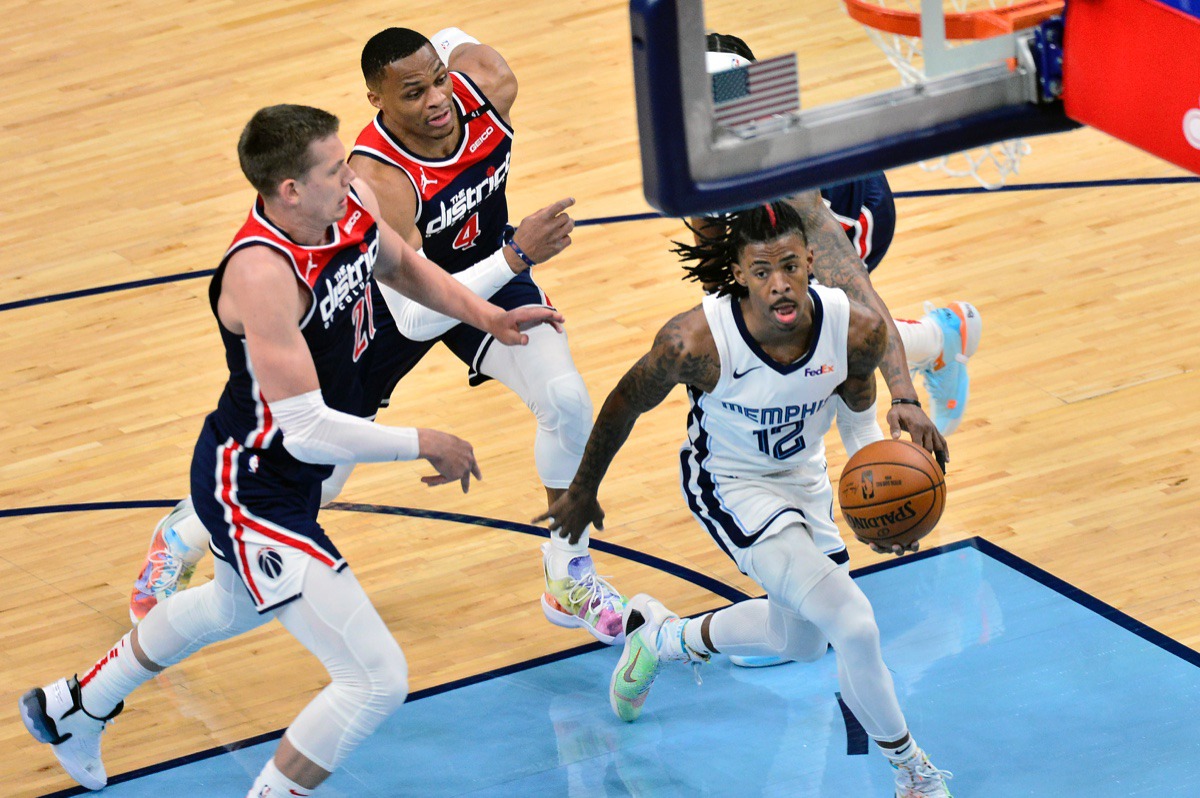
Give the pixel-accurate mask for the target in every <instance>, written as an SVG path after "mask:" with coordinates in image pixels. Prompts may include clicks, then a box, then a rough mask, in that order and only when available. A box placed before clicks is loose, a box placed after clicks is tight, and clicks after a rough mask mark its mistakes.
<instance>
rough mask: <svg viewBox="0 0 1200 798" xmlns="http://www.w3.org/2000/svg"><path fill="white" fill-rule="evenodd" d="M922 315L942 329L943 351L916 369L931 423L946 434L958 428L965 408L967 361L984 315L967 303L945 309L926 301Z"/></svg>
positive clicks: (968, 384)
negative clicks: (921, 380)
mask: <svg viewBox="0 0 1200 798" xmlns="http://www.w3.org/2000/svg"><path fill="white" fill-rule="evenodd" d="M925 315H926V317H929V318H932V319H933V320H934V321H935V322H937V325H938V326H939V327H940V328H941V329H942V341H943V342H942V352H941V354H940V355H938V356H937V357H936V358H934V360H933V361H932V362H930V363H928V364H926V365H924V366H922V367H920V368H919V369H918V371H919V372H920V373H921V376H922V377H924V379H925V389H926V390H927V391H929V400H930V404H931V405H932V407H931V410H932V413H931V415H932V417H933V423H934V425H935V426H936V427H937V428H938V431H940V432H941V433H942V434H943V435H949V434H951V433H952V432H954V431H955V430H956V429H958V425H959V422H961V421H962V417H963V412H964V411H965V410H966V409H967V399H968V398H970V395H971V380H970V377H969V376H968V375H967V361H968V360H969V359H970V358H971V355H973V354H975V350H976V349H978V348H979V339H980V337H981V336H982V335H983V317H982V316H980V315H979V311H978V310H976V309H975V306H974V305H972V304H971V303H969V302H951V303H950V304H949V305H947V306H946V307H944V308H938V307H934V305H933V303H932V302H926V303H925Z"/></svg>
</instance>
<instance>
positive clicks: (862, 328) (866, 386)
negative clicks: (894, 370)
mask: <svg viewBox="0 0 1200 798" xmlns="http://www.w3.org/2000/svg"><path fill="white" fill-rule="evenodd" d="M887 341H888V332H887V325H885V324H884V322H883V319H882V318H880V316H879V314H878V313H877V312H875V311H874V310H873V309H871V308H869V307H867V306H866V305H863V304H862V303H860V302H855V301H854V300H853V299H852V300H850V335H849V341H848V342H847V345H846V346H847V352H846V360H847V362H846V365H847V367H848V369H847V370H848V372H849V373H848V374H847V376H846V381H845V382H843V383H842V384H841V385H839V386H838V390H837V392H838V395H839V396H841V397H842V401H844V402H845V403H846V406H847V407H849V408H850V409H851V410H854V411H856V412H861V411H863V410H866V409H867V408H868V407H870V406H871V405H873V404H874V403H875V369H876V368H878V367H879V364H880V362H881V361H882V360H883V356H884V354H886V352H887ZM872 423H874V422H872Z"/></svg>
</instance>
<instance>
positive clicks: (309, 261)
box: [304, 252, 317, 283]
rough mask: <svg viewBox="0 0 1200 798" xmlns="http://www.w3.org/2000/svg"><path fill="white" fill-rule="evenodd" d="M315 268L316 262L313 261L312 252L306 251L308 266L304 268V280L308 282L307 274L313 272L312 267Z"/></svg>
mask: <svg viewBox="0 0 1200 798" xmlns="http://www.w3.org/2000/svg"><path fill="white" fill-rule="evenodd" d="M315 268H317V264H316V263H314V262H313V256H312V253H311V252H310V253H308V266H307V267H306V268H305V269H304V282H306V283H307V282H308V278H309V275H311V274H312V273H313V269H315Z"/></svg>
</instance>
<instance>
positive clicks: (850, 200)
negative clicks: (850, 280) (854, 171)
mask: <svg viewBox="0 0 1200 798" xmlns="http://www.w3.org/2000/svg"><path fill="white" fill-rule="evenodd" d="M821 198H822V199H824V200H825V204H826V205H828V206H829V211H830V212H831V213H832V214H833V217H834V218H835V219H837V220H838V222H839V223H840V224H841V225H842V229H843V230H845V231H846V235H847V236H848V237H849V238H850V243H851V244H853V245H854V250H855V251H856V252H857V253H858V256H859V257H860V258H862V260H863V262H864V263H866V264H867V271H872V270H873V269H874V268H875V267H876V266H878V265H879V262H880V261H881V260H883V256H884V255H885V254H886V253H887V250H888V247H889V246H890V245H891V243H892V235H893V234H894V233H895V231H896V205H895V202H894V201H893V199H892V189H891V186H889V185H888V182H887V178H886V177H885V176H884V174H883V172H876V173H875V174H873V175H867V176H866V177H860V178H857V179H855V180H849V181H847V182H845V183H838V184H836V185H833V186H828V187H826V188H822V189H821Z"/></svg>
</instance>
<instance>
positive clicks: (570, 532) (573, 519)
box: [530, 486, 604, 545]
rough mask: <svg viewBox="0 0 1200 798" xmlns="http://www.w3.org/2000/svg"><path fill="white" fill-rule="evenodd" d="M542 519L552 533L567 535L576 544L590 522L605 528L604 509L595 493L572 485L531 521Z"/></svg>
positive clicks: (571, 542) (569, 541) (570, 541)
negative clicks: (547, 508)
mask: <svg viewBox="0 0 1200 798" xmlns="http://www.w3.org/2000/svg"><path fill="white" fill-rule="evenodd" d="M542 521H545V522H547V524H548V525H549V527H550V534H551V535H557V536H559V537H565V538H566V539H567V542H568V543H570V544H572V545H574V544H576V543H578V542H579V538H580V537H581V536H582V535H583V530H585V529H587V525H588V524H591V525H592V526H594V527H596V529H604V510H603V509H601V507H600V502H599V501H597V500H596V494H595V493H590V492H588V491H585V490H581V489H579V488H576V487H574V486H572V487H570V488H568V489H567V492H566V493H564V494H563V495H561V496H559V497H558V499H557V500H556V501H555V502H554V504H551V505H550V509H549V510H547V511H546V512H544V513H542V514H541V515H539V516H538V517H537V518H534V519H533V521H531V522H530V523H534V524H540V523H541V522H542Z"/></svg>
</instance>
